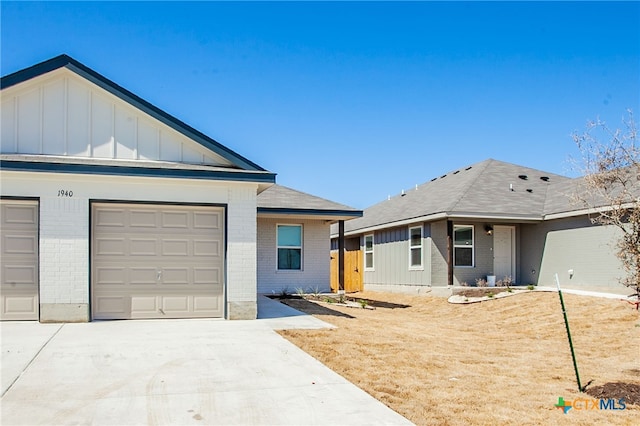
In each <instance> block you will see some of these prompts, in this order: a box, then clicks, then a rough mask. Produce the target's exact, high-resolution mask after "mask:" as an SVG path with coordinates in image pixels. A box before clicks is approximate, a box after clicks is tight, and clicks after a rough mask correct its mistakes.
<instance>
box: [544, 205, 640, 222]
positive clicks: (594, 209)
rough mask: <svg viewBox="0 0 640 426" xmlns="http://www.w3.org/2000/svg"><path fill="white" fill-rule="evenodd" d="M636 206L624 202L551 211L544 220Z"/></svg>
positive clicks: (635, 206)
mask: <svg viewBox="0 0 640 426" xmlns="http://www.w3.org/2000/svg"><path fill="white" fill-rule="evenodd" d="M637 207H638V203H625V204H621V205H619V206H601V207H589V208H583V209H579V210H569V211H565V212H560V213H551V214H548V215H545V216H544V220H553V219H564V218H567V217H575V216H584V215H592V214H597V213H600V212H606V211H611V210H614V209H623V210H626V209H632V208H637Z"/></svg>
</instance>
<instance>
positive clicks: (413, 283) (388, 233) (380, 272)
mask: <svg viewBox="0 0 640 426" xmlns="http://www.w3.org/2000/svg"><path fill="white" fill-rule="evenodd" d="M414 226H422V268H421V269H415V268H410V267H409V226H402V227H396V228H390V229H385V230H382V231H377V232H376V233H375V235H374V249H373V250H374V270H372V271H368V270H366V269H365V271H364V286H365V289H369V290H387V291H389V290H391V291H411V290H419V288H418V287H428V286H430V285H431V264H430V262H429V259H430V258H431V251H432V243H431V226H430V224H428V223H427V224H415V225H411V226H410V227H414ZM362 244H364V238H363V239H362ZM362 251H363V253H364V247H363V248H362ZM402 287H405V289H403V288H402Z"/></svg>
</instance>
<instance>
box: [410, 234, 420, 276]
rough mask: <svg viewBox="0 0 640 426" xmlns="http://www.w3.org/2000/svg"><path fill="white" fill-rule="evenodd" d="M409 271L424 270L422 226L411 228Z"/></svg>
mask: <svg viewBox="0 0 640 426" xmlns="http://www.w3.org/2000/svg"><path fill="white" fill-rule="evenodd" d="M409 269H422V226H414V227H412V228H409Z"/></svg>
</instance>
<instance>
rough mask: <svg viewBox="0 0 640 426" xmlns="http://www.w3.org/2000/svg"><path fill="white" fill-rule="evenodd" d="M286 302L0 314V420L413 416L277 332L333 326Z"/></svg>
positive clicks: (373, 420)
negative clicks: (183, 313) (94, 317)
mask: <svg viewBox="0 0 640 426" xmlns="http://www.w3.org/2000/svg"><path fill="white" fill-rule="evenodd" d="M272 303H275V304H277V305H273V304H272ZM283 306H284V305H282V304H280V303H278V302H275V301H272V300H261V302H260V308H259V311H260V314H259V316H260V318H261V319H259V320H255V321H224V320H210V319H204V320H198V319H193V320H155V321H142V320H139V321H103V322H100V321H97V322H93V323H82V324H40V323H37V322H3V323H1V324H0V331H1V335H0V336H1V338H2V341H1V342H2V367H1V376H2V393H3V396H2V401H1V402H0V404H1V407H0V408H1V414H0V423H1V424H2V425H14V424H16V425H17V424H24V425H27V424H28V425H36V424H42V425H44V424H46V425H52V424H55V425H59V424H60V425H62V424H99V425H134V424H154V425H161V424H166V425H186V424H199V425H209V424H225V425H231V424H234V425H238V424H242V425H262V424H264V425H280V424H292V425H293V424H295V425H301V424H305V425H330V424H335V425H338V424H340V425H357V424H362V425H364V424H367V425H368V424H410V422H409V421H408V420H406V419H405V418H404V417H402V416H400V415H399V414H397V413H395V412H394V411H392V410H391V409H389V408H388V407H386V406H385V405H384V404H382V403H380V402H379V401H377V400H376V399H374V398H372V397H371V396H369V395H368V394H367V393H365V392H364V391H362V390H361V389H359V388H358V387H356V386H355V385H353V384H352V383H350V382H348V381H347V380H345V379H344V378H343V377H341V376H339V375H338V374H336V373H334V372H333V371H332V370H330V369H329V368H327V367H326V366H324V365H323V364H321V363H320V362H318V361H317V360H315V359H314V358H312V357H311V356H309V355H308V354H306V353H305V352H303V351H302V350H300V349H298V348H297V347H296V346H294V345H293V344H291V343H289V342H288V341H287V340H285V339H284V338H282V337H280V336H279V335H278V334H277V333H276V332H275V331H273V329H274V328H280V327H291V326H293V325H297V326H299V327H303V328H312V327H316V328H317V327H325V326H327V324H326V323H323V322H322V321H319V320H317V319H316V318H313V317H310V316H308V315H304V314H301V313H299V312H297V311H295V310H292V309H291V308H288V307H284V308H283ZM278 312H280V315H282V316H278ZM287 315H288V316H287Z"/></svg>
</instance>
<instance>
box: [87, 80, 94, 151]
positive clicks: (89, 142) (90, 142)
mask: <svg viewBox="0 0 640 426" xmlns="http://www.w3.org/2000/svg"><path fill="white" fill-rule="evenodd" d="M88 98H89V100H88V102H89V105H88V106H87V111H88V112H89V116H88V120H89V123H88V124H89V125H88V126H87V156H88V157H93V140H92V139H93V138H92V136H91V135H92V134H93V91H91V90H89V96H88Z"/></svg>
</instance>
